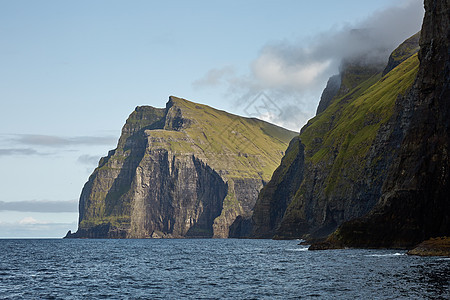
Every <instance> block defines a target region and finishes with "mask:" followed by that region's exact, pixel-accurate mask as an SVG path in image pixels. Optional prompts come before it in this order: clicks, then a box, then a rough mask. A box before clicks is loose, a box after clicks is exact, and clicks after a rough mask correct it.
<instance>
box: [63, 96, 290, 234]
mask: <svg viewBox="0 0 450 300" xmlns="http://www.w3.org/2000/svg"><path fill="white" fill-rule="evenodd" d="M295 135H296V134H295V133H293V132H291V131H288V130H285V129H283V128H280V127H277V126H275V125H272V124H269V123H267V122H264V121H261V120H257V119H249V118H243V117H239V116H236V115H232V114H229V113H226V112H224V111H219V110H216V109H213V108H211V107H209V106H206V105H201V104H196V103H193V102H190V101H187V100H184V99H180V98H176V97H170V99H169V102H168V103H167V105H166V108H165V109H158V108H153V107H149V106H142V107H137V108H136V110H135V111H134V112H133V113H132V114H131V115H130V117H129V118H128V120H127V121H126V124H125V125H124V127H123V129H122V135H121V137H120V139H119V142H118V145H117V148H116V149H115V150H112V151H110V152H109V153H108V156H107V157H104V158H102V159H101V160H100V162H99V165H98V167H97V168H96V169H95V170H94V172H93V173H92V175H91V176H90V177H89V180H88V182H87V183H86V184H85V186H84V188H83V190H82V193H81V196H80V202H79V225H78V231H77V232H76V233H68V235H67V237H68V238H160V237H167V238H170V237H222V238H225V237H228V235H229V228H230V226H231V225H232V224H233V222H234V221H235V220H236V219H237V218H238V217H239V219H248V218H249V216H250V215H251V214H252V210H253V206H254V204H255V201H256V198H257V195H258V192H259V190H260V189H261V188H262V186H263V185H264V184H265V183H266V182H267V181H269V179H270V176H271V174H272V172H273V170H274V169H275V168H276V166H277V165H278V164H279V163H280V160H281V157H282V156H283V154H284V151H285V149H286V147H287V145H288V142H289V140H291V139H292V137H293V136H295Z"/></svg>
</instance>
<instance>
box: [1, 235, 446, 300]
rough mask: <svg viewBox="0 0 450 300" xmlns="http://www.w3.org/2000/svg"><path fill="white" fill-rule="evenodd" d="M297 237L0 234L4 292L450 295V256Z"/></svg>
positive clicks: (29, 295) (27, 295) (10, 295)
mask: <svg viewBox="0 0 450 300" xmlns="http://www.w3.org/2000/svg"><path fill="white" fill-rule="evenodd" d="M298 243H299V242H298V241H274V240H238V239H164V240H158V239H148V240H72V239H69V240H63V239H30V240H26V239H22V240H7V239H5V240H0V299H311V298H312V299H450V259H449V258H444V257H414V256H408V255H406V254H405V251H400V250H355V249H351V250H326V251H317V252H316V251H307V248H306V247H305V246H301V245H298Z"/></svg>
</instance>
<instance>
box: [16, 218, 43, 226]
mask: <svg viewBox="0 0 450 300" xmlns="http://www.w3.org/2000/svg"><path fill="white" fill-rule="evenodd" d="M18 223H19V224H20V225H46V224H49V223H50V222H48V221H38V220H36V219H35V218H33V217H25V218H23V219H22V220H20V221H19V222H18Z"/></svg>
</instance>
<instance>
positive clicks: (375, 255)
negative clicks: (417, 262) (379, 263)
mask: <svg viewBox="0 0 450 300" xmlns="http://www.w3.org/2000/svg"><path fill="white" fill-rule="evenodd" d="M403 255H406V253H399V252H396V253H389V254H368V255H365V256H368V257H395V256H403Z"/></svg>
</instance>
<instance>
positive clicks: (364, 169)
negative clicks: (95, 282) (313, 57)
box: [252, 38, 419, 239]
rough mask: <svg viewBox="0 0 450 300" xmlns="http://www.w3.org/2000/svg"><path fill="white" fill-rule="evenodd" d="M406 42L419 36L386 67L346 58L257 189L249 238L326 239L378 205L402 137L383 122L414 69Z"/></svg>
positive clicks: (411, 79)
mask: <svg viewBox="0 0 450 300" xmlns="http://www.w3.org/2000/svg"><path fill="white" fill-rule="evenodd" d="M411 41H412V42H414V41H416V42H417V39H414V38H412V39H409V40H407V41H405V43H403V44H402V45H400V46H399V47H398V48H397V49H396V50H395V51H394V52H393V54H392V55H391V58H392V57H395V62H393V63H391V67H390V68H391V69H390V70H389V71H388V72H386V70H387V67H386V66H385V65H381V64H366V63H364V59H355V60H349V59H347V60H346V61H344V62H343V64H342V67H341V72H340V74H339V75H338V76H334V77H332V78H331V79H330V81H329V83H328V85H327V88H326V89H325V91H324V94H323V95H322V99H321V102H320V104H319V108H318V111H317V112H318V114H317V115H316V117H314V118H313V119H311V120H310V121H309V122H308V124H307V125H305V126H304V127H303V128H302V130H301V132H300V135H299V137H298V138H296V139H294V140H293V141H292V142H291V145H290V146H289V148H288V150H287V151H286V155H285V157H284V158H283V160H282V163H281V165H280V166H279V167H278V168H277V170H276V171H275V173H274V175H273V177H272V180H271V181H270V182H269V183H268V184H267V185H266V186H265V187H264V188H263V189H262V191H261V192H260V194H259V197H258V200H257V203H256V205H255V209H254V214H253V218H252V222H253V231H252V236H254V237H260V238H267V237H274V238H303V239H318V238H324V237H326V236H328V235H329V234H330V233H332V232H333V231H334V230H335V229H336V228H337V227H338V226H339V225H340V224H342V223H343V222H345V221H348V220H351V219H355V218H357V217H361V216H363V215H365V214H367V213H368V212H369V211H370V210H371V209H372V208H373V207H374V206H375V204H376V203H377V201H378V199H379V198H380V196H381V195H382V186H383V184H384V182H385V180H386V178H387V176H388V172H387V170H388V167H389V166H390V165H391V164H392V162H393V160H394V159H395V157H396V153H398V151H399V149H398V142H399V141H400V140H401V138H402V136H401V134H400V133H399V132H398V131H393V129H392V128H391V127H390V126H389V125H388V123H389V121H390V120H391V119H392V118H393V113H394V107H395V103H396V101H399V99H403V98H402V97H403V96H404V95H406V94H407V91H408V90H409V89H410V88H411V86H412V84H413V82H414V78H415V77H416V74H417V70H418V65H419V61H418V59H417V53H416V52H417V50H418V47H417V45H416V46H413V45H412V42H411ZM395 53H401V54H402V55H400V54H398V55H397V54H395ZM394 64H396V65H395V66H394ZM383 71H384V72H385V74H384V75H383ZM339 80H340V83H339Z"/></svg>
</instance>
